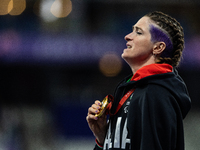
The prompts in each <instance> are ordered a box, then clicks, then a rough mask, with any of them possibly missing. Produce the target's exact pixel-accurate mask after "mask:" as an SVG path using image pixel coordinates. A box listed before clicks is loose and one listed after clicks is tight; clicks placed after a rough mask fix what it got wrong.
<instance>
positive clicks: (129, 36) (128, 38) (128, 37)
mask: <svg viewBox="0 0 200 150" xmlns="http://www.w3.org/2000/svg"><path fill="white" fill-rule="evenodd" d="M124 39H125V40H126V41H130V40H131V39H132V36H131V33H129V34H127V35H126V36H125V37H124Z"/></svg>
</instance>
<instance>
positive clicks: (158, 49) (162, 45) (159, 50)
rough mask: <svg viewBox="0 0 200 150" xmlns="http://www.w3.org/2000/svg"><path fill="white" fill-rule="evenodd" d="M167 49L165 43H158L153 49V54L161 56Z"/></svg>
mask: <svg viewBox="0 0 200 150" xmlns="http://www.w3.org/2000/svg"><path fill="white" fill-rule="evenodd" d="M165 48H166V44H165V42H156V43H155V44H154V47H153V54H154V55H160V54H161V53H162V52H163V51H164V50H165Z"/></svg>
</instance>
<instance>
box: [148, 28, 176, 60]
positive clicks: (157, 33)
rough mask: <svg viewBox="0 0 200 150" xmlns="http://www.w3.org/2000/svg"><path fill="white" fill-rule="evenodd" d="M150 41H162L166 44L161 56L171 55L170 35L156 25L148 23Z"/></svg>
mask: <svg viewBox="0 0 200 150" xmlns="http://www.w3.org/2000/svg"><path fill="white" fill-rule="evenodd" d="M150 33H151V41H152V42H161V41H162V42H164V43H165V44H166V48H165V50H164V51H163V52H162V54H161V56H162V57H171V56H172V52H173V44H172V41H171V39H170V37H169V36H168V35H167V34H166V33H165V32H163V31H162V30H161V29H159V28H158V27H155V26H154V25H150Z"/></svg>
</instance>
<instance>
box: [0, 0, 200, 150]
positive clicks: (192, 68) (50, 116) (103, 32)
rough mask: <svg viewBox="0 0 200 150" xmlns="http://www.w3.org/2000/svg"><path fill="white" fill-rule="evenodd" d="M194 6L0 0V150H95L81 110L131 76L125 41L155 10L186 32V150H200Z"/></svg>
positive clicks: (188, 2) (184, 1)
mask: <svg viewBox="0 0 200 150" xmlns="http://www.w3.org/2000/svg"><path fill="white" fill-rule="evenodd" d="M199 8H200V1H199V0H167V1H160V0H151V1H147V0H95V1H94V0H71V1H70V0H0V70H1V73H0V102H1V105H0V150H36V149H37V150H47V149H48V150H57V149H59V150H89V149H93V146H94V144H95V142H94V137H93V135H92V132H91V131H90V130H89V128H88V125H87V122H86V120H85V117H86V115H87V109H88V107H89V106H90V105H91V104H92V103H93V102H94V100H96V99H100V100H101V99H103V98H104V96H106V95H107V94H113V92H114V88H115V86H116V85H117V83H118V82H119V81H120V80H121V79H122V78H124V77H125V76H127V75H128V74H129V73H130V69H129V67H128V66H127V65H126V64H125V62H124V61H123V60H122V59H121V58H120V55H121V53H122V51H123V49H124V48H125V47H126V46H125V44H126V42H125V40H124V36H125V35H126V34H128V33H129V32H131V30H132V25H133V24H135V22H136V21H137V20H138V19H139V18H140V17H142V16H143V15H145V14H146V13H148V12H150V11H154V10H159V11H163V12H165V13H167V14H169V15H172V16H174V17H175V18H176V19H177V20H178V21H179V22H181V24H182V26H183V27H184V30H185V42H186V43H185V51H184V53H183V61H182V63H181V64H180V66H179V68H178V70H179V74H180V75H181V76H182V78H183V79H184V80H185V82H186V85H187V87H188V90H189V93H190V96H191V99H192V109H191V111H190V113H189V115H188V116H187V117H186V119H185V120H184V129H185V142H186V143H185V145H186V150H199V149H200V142H199V140H200V88H199V85H200V17H199V14H200V9H199Z"/></svg>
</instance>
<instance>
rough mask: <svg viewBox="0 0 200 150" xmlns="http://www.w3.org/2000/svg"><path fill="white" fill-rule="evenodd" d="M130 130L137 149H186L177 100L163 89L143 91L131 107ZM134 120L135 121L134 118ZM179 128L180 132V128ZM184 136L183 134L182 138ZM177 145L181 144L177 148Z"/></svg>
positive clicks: (153, 88)
mask: <svg viewBox="0 0 200 150" xmlns="http://www.w3.org/2000/svg"><path fill="white" fill-rule="evenodd" d="M130 106H131V108H130V111H129V116H128V120H129V122H128V130H130V137H131V143H132V144H131V147H133V148H135V149H137V150H149V149H153V150H165V149H166V150H169V149H170V150H175V149H176V148H177V147H179V150H182V149H183V148H182V146H180V145H182V143H183V139H178V136H181V135H182V134H183V131H182V130H183V127H182V117H181V113H180V112H181V111H180V108H179V106H178V104H177V102H176V99H175V97H174V96H173V95H172V94H171V93H170V92H169V91H168V90H166V89H165V88H163V87H161V86H155V85H154V86H148V87H147V88H145V89H142V90H139V94H138V97H137V95H136V96H135V98H134V100H133V102H132V104H131V105H130ZM130 118H131V119H130ZM177 127H178V128H179V129H177ZM182 137H183V135H182ZM177 143H180V144H178V146H177Z"/></svg>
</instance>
